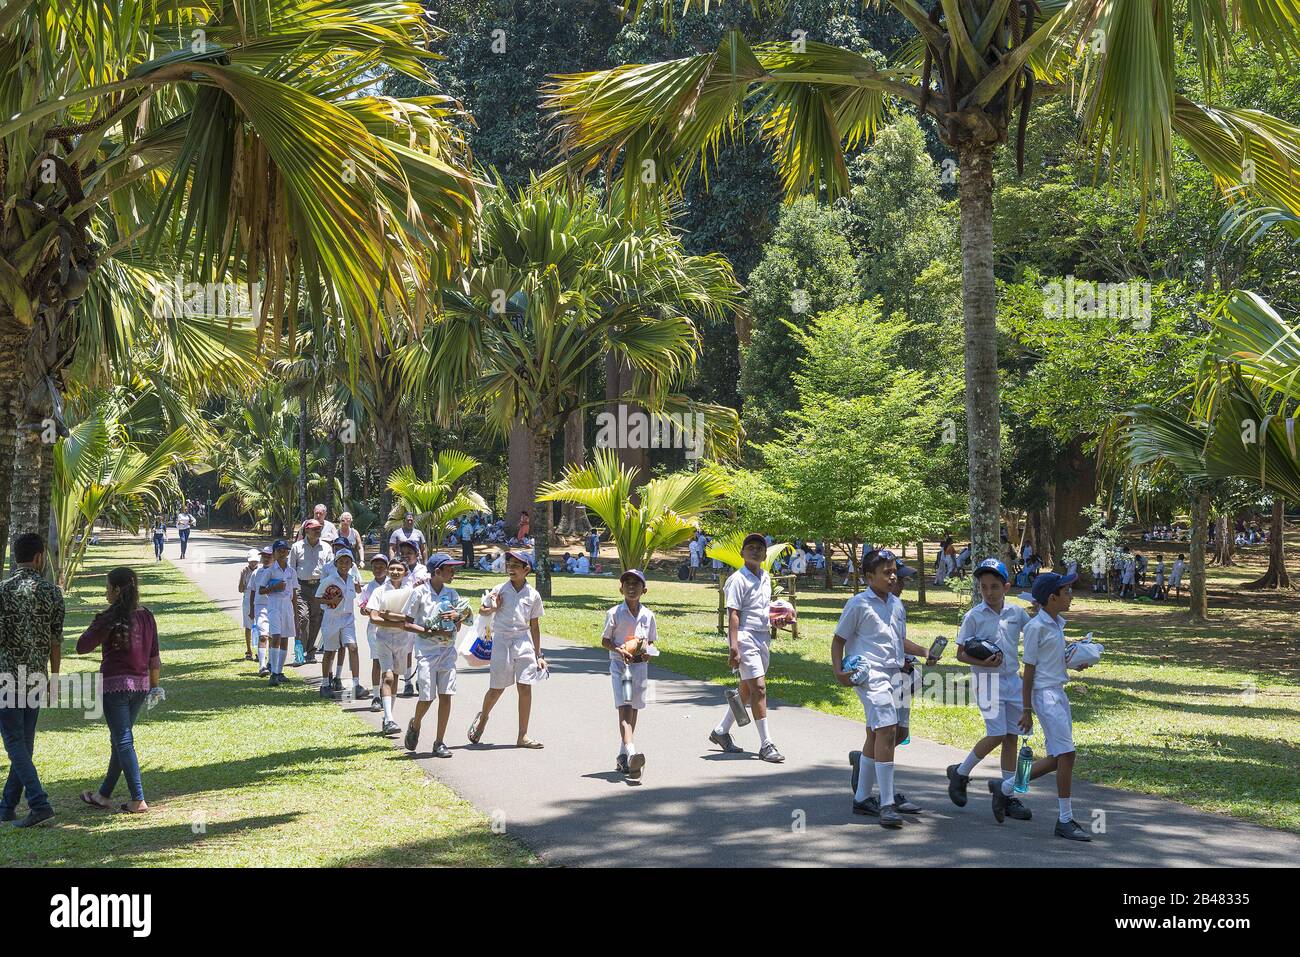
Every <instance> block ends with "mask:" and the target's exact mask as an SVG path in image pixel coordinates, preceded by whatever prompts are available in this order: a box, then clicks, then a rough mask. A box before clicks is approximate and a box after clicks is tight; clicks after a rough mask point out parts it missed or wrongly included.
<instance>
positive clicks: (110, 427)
mask: <svg viewBox="0 0 1300 957" xmlns="http://www.w3.org/2000/svg"><path fill="white" fill-rule="evenodd" d="M197 458H198V446H197V443H196V442H195V440H194V437H193V436H192V435H191V434H190V433H189V431H188V430H187V429H185V428H184V427H182V428H178V429H176V430H175V431H174V432H172V433H170V434H169V435H167V436H165V437H164V438H163V439H162V440H161V441H160V442H158V443H157V444H156V445H154V446H153V447H152V448H144V447H141V446H140V445H137V444H136V443H134V442H132V441H131V439H130V437H129V436H128V434H127V429H126V427H125V426H124V425H123V423H122V421H121V409H119V408H116V407H115V404H114V403H113V402H112V400H108V401H106V402H104V403H102V404H100V405H99V406H98V407H97V408H96V409H95V410H94V412H93V413H92V414H91V415H90V417H88V418H86V419H84V420H83V421H81V422H79V423H77V424H76V425H74V426H72V428H71V429H70V430H69V433H68V436H67V437H66V438H63V439H60V440H59V441H58V443H57V444H56V445H55V446H54V477H53V493H54V498H53V504H52V512H53V515H54V523H55V526H56V528H57V531H58V537H57V547H55V548H53V549H52V550H51V551H52V553H53V555H54V556H55V567H54V570H53V571H54V578H55V581H56V582H57V583H58V585H59V586H60V587H62V588H67V586H68V583H69V582H70V581H71V580H72V578H73V576H74V575H76V573H77V570H78V569H79V568H80V567H81V563H82V561H83V559H84V557H85V553H86V546H87V544H88V543H89V541H90V537H91V533H92V532H93V531H94V529H95V524H96V523H97V522H101V521H103V522H111V523H112V524H114V525H116V526H118V527H119V528H130V529H133V530H138V529H139V528H141V527H142V526H144V525H147V524H148V523H149V520H150V517H151V516H152V515H154V514H156V513H157V512H159V511H161V510H162V508H163V506H164V505H165V504H166V502H168V501H174V500H175V498H176V496H177V495H178V494H179V493H178V489H177V485H176V481H175V474H174V473H175V469H176V467H177V466H179V465H182V464H187V463H192V462H195V461H196V460H197Z"/></svg>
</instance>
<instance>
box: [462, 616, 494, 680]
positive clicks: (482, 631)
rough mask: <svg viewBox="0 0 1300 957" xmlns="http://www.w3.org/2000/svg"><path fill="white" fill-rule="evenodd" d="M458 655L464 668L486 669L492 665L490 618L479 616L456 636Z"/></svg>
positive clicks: (463, 627) (463, 626)
mask: <svg viewBox="0 0 1300 957" xmlns="http://www.w3.org/2000/svg"><path fill="white" fill-rule="evenodd" d="M456 655H457V658H458V660H459V663H460V667H462V668H486V667H487V666H488V665H490V664H491V663H492V632H491V627H490V618H489V617H488V616H486V615H479V616H478V617H476V618H475V619H474V624H473V625H462V626H461V628H460V632H459V633H458V634H457V635H456Z"/></svg>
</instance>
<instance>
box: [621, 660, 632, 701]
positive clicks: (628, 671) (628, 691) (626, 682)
mask: <svg viewBox="0 0 1300 957" xmlns="http://www.w3.org/2000/svg"><path fill="white" fill-rule="evenodd" d="M631 703H632V666H631V665H629V664H628V663H627V662H624V663H623V704H624V705H630V704H631Z"/></svg>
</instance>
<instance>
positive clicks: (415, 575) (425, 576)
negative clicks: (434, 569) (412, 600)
mask: <svg viewBox="0 0 1300 957" xmlns="http://www.w3.org/2000/svg"><path fill="white" fill-rule="evenodd" d="M428 581H429V567H428V566H427V565H422V564H420V563H419V562H416V563H415V564H414V565H412V566H411V567H410V568H409V569H408V570H407V572H406V577H405V578H403V579H402V587H403V588H415V587H417V586H419V585H424V584H426V583H427V582H428Z"/></svg>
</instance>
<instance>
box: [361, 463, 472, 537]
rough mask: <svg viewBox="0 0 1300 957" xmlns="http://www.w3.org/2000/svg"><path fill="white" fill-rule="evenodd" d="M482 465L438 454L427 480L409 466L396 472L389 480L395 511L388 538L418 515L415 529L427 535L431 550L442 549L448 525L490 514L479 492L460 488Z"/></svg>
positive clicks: (389, 517)
mask: <svg viewBox="0 0 1300 957" xmlns="http://www.w3.org/2000/svg"><path fill="white" fill-rule="evenodd" d="M478 465H479V462H478V459H476V458H474V457H473V456H470V455H466V454H465V453H464V452H457V451H451V450H448V451H443V452H439V453H438V459H437V461H436V462H434V463H433V470H432V474H431V475H430V476H429V477H428V478H427V479H421V478H418V477H417V476H416V474H415V469H414V468H412V467H411V466H409V465H404V466H402V467H401V468H399V469H398V470H397V471H395V472H394V473H393V474H392V475H391V476H390V477H389V479H388V488H389V491H391V492H392V493H393V509H392V511H391V512H390V513H389V515H388V524H387V525H385V526H384V533H385V535H388V534H389V533H391V532H392V531H393V529H395V528H397V526H399V525H401V524H402V518H403V516H404V515H405V514H406V513H407V512H411V513H412V514H414V515H415V527H416V528H418V529H420V531H422V532H424V537H425V539H426V540H427V541H428V542H429V546H430V548H438V547H441V545H442V540H443V538H444V537H445V536H446V534H447V523H448V522H450V521H451V520H452V519H455V518H459V517H460V516H462V515H464V514H465V513H466V512H486V511H487V502H485V501H483V497H482V496H481V495H479V494H478V492H475V491H474V490H473V489H467V488H457V487H456V483H457V482H459V481H460V479H461V477H462V476H464V475H465V473H466V472H468V471H470V470H471V469H474V468H478Z"/></svg>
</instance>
